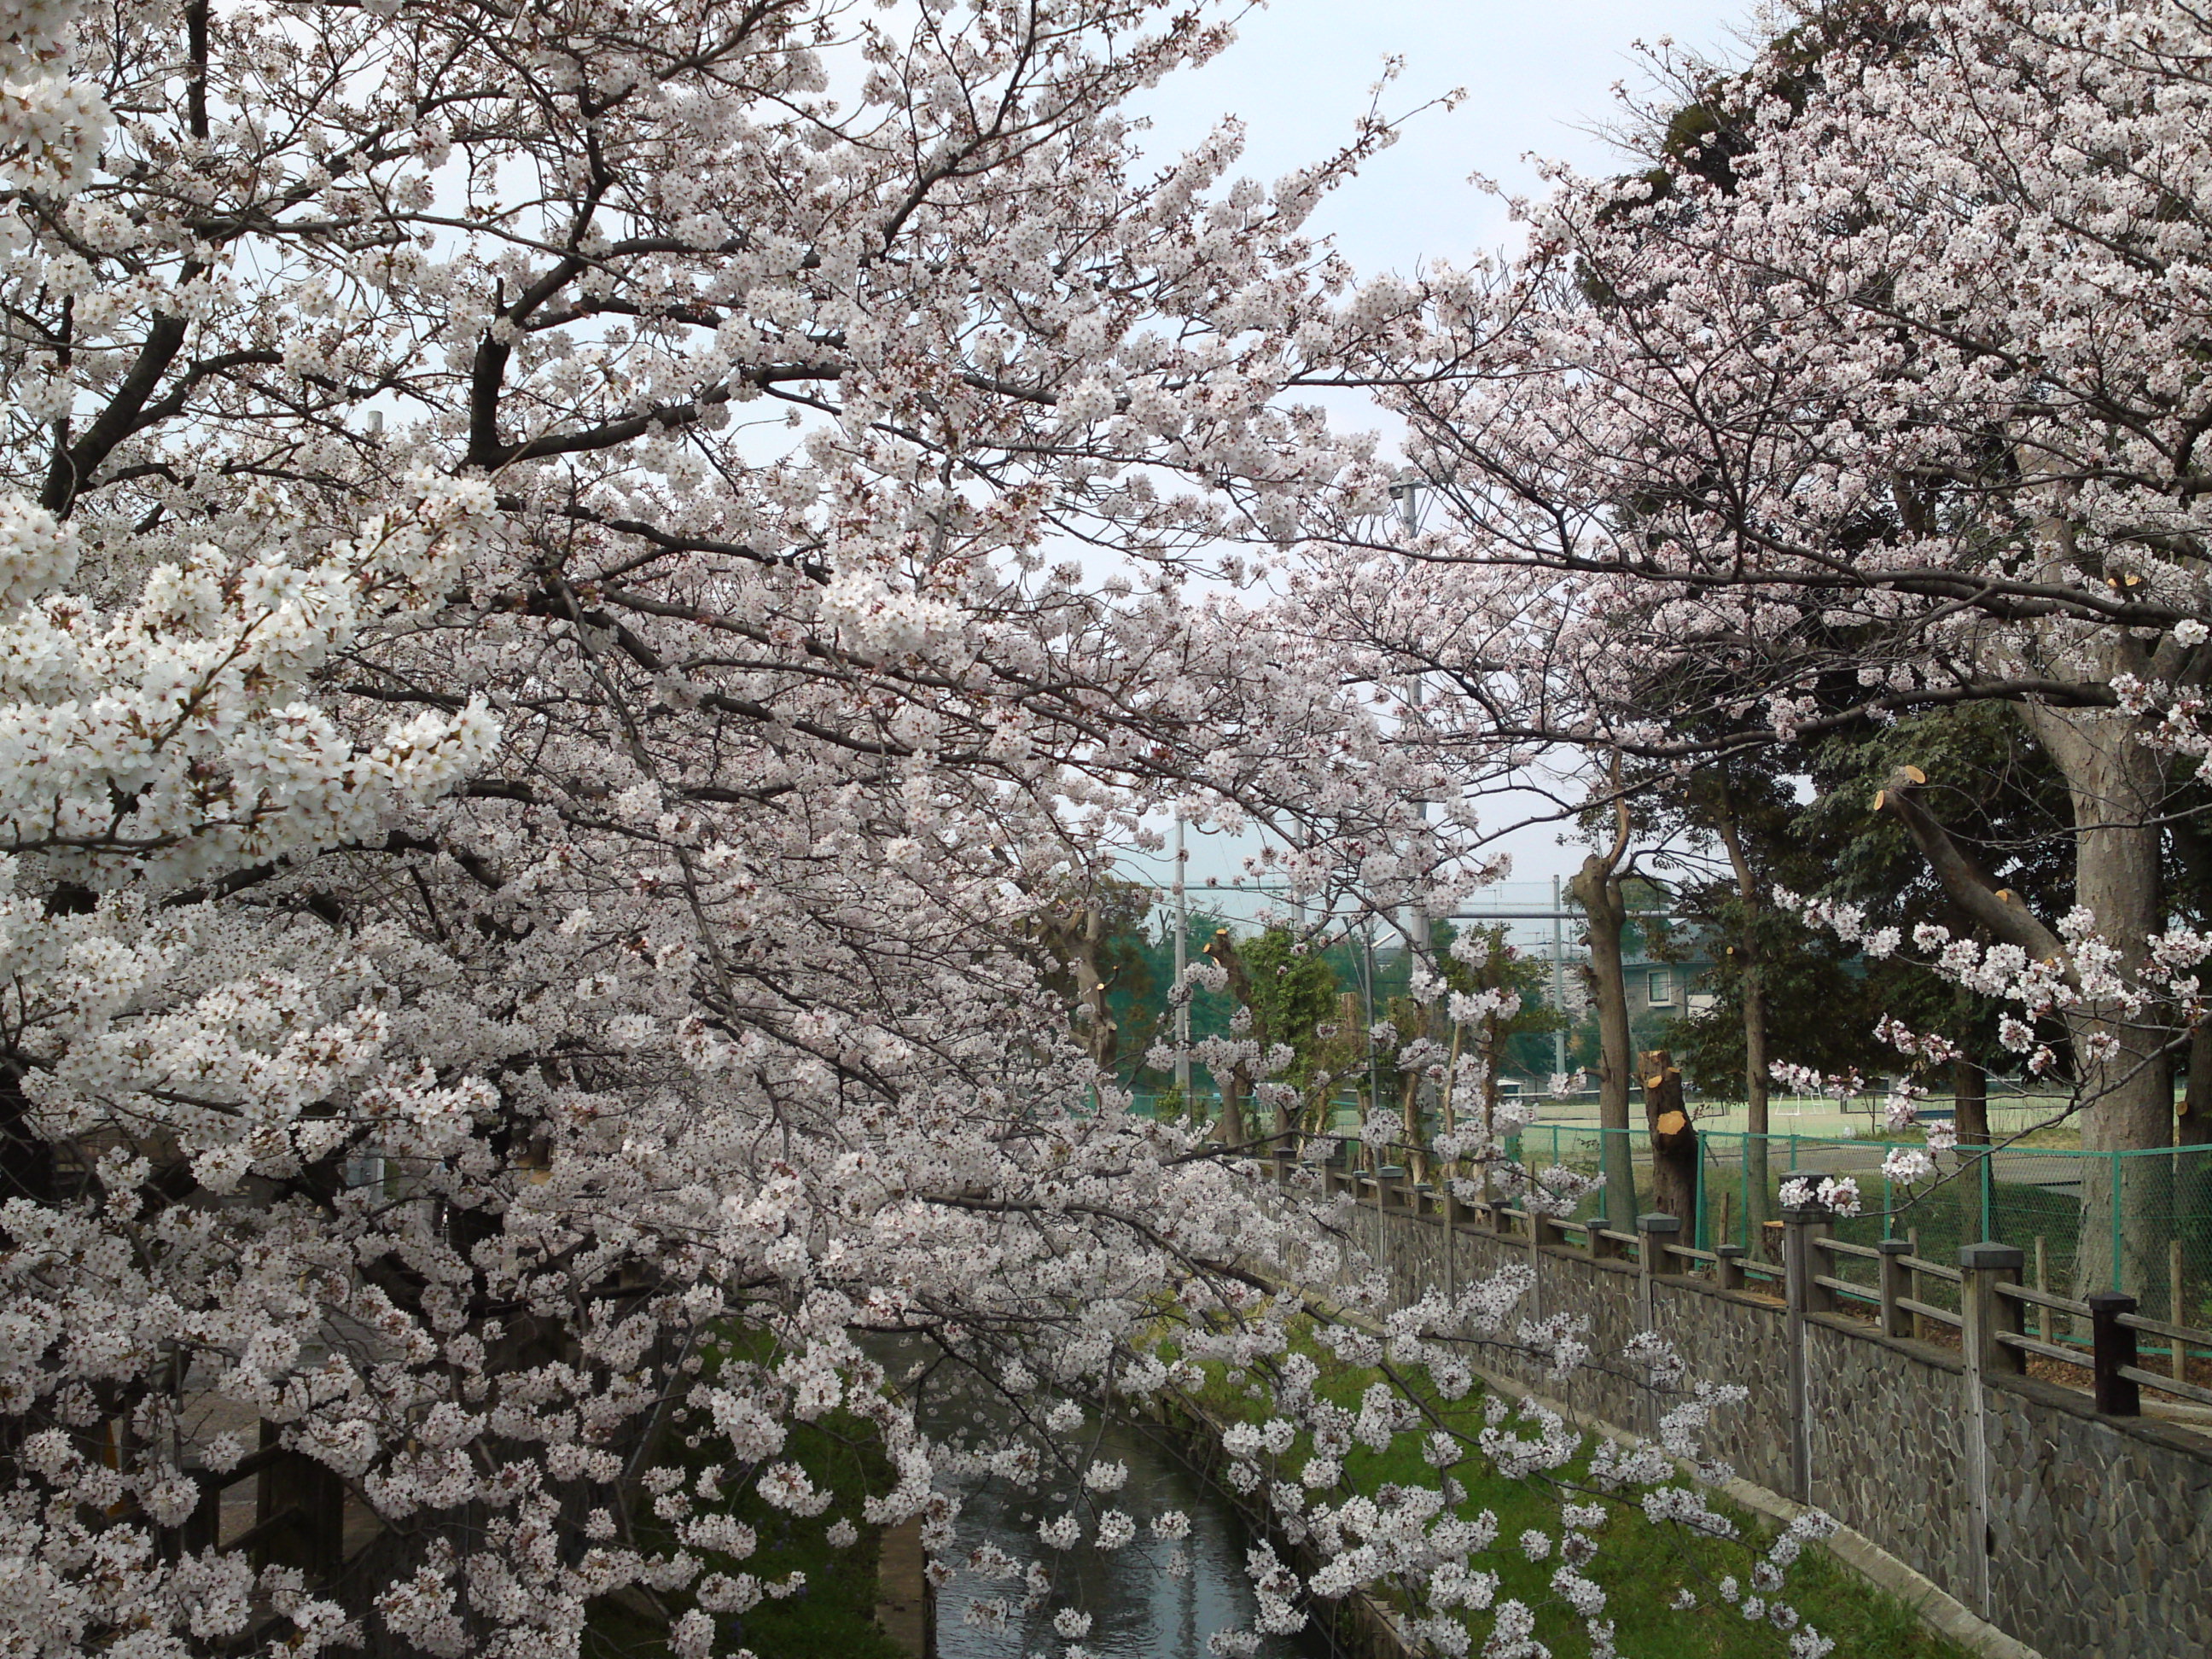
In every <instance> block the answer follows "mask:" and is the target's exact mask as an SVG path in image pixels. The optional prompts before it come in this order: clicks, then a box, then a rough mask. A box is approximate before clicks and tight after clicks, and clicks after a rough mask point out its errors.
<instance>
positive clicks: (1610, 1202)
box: [1569, 852, 1636, 1231]
mask: <svg viewBox="0 0 2212 1659" xmlns="http://www.w3.org/2000/svg"><path fill="white" fill-rule="evenodd" d="M1618 866H1619V854H1618V853H1617V852H1616V853H1615V854H1614V855H1613V856H1612V857H1601V856H1600V855H1599V854H1595V853H1592V854H1590V855H1589V857H1588V858H1586V859H1584V860H1583V867H1582V869H1581V870H1580V871H1579V872H1577V873H1576V876H1575V878H1574V880H1573V881H1572V882H1571V884H1569V890H1570V891H1571V892H1572V893H1573V895H1574V897H1575V902H1577V904H1579V905H1581V906H1582V908H1583V916H1584V917H1585V919H1586V921H1587V923H1588V928H1589V964H1588V965H1587V967H1586V968H1585V969H1584V970H1583V971H1584V972H1585V973H1586V974H1587V975H1589V987H1590V999H1591V1000H1592V1002H1593V1003H1594V1004H1595V1006H1596V1008H1597V1030H1598V1066H1597V1091H1598V1092H1597V1121H1598V1127H1599V1129H1600V1130H1601V1131H1602V1133H1601V1134H1600V1136H1599V1139H1601V1141H1603V1143H1604V1146H1603V1147H1602V1148H1601V1152H1600V1155H1599V1167H1600V1168H1601V1169H1602V1170H1604V1171H1605V1193H1604V1204H1605V1215H1606V1223H1607V1225H1608V1226H1611V1227H1614V1228H1618V1229H1620V1230H1622V1231H1626V1229H1628V1228H1629V1227H1631V1226H1632V1225H1634V1224H1635V1220H1636V1163H1635V1156H1634V1153H1633V1152H1632V1149H1631V1147H1630V1146H1629V1140H1628V1086H1629V1079H1630V1078H1631V1077H1632V1075H1633V1073H1632V1072H1631V1071H1630V1069H1629V1068H1630V1066H1631V1065H1632V1055H1631V1054H1630V1053H1629V1034H1628V980H1627V975H1626V971H1625V970H1624V969H1623V967H1622V963H1621V945H1620V940H1621V932H1622V929H1623V928H1624V927H1626V924H1627V910H1628V905H1627V901H1626V898H1625V897H1624V896H1622V893H1621V886H1620V875H1619V874H1618Z"/></svg>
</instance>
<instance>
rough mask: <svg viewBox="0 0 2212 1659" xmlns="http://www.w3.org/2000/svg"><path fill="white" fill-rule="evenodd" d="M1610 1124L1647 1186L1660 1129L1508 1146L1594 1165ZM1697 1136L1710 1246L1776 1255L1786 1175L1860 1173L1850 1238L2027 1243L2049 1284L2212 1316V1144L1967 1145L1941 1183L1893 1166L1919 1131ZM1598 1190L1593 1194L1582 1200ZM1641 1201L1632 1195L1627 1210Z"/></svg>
mask: <svg viewBox="0 0 2212 1659" xmlns="http://www.w3.org/2000/svg"><path fill="white" fill-rule="evenodd" d="M1607 1134H1625V1135H1626V1137H1627V1139H1628V1141H1629V1143H1630V1158H1631V1161H1632V1164H1634V1166H1635V1168H1636V1173H1637V1180H1638V1185H1639V1187H1641V1186H1642V1184H1643V1182H1644V1181H1645V1180H1646V1179H1648V1177H1649V1176H1650V1151H1649V1146H1650V1137H1649V1135H1648V1134H1647V1133H1646V1132H1645V1131H1644V1130H1643V1129H1641V1128H1632V1129H1629V1130H1626V1131H1620V1130H1601V1129H1598V1128H1595V1127H1587V1126H1583V1125H1574V1124H1557V1125H1554V1124H1535V1125H1532V1126H1531V1127H1528V1128H1527V1129H1524V1130H1522V1132H1521V1133H1519V1134H1518V1135H1516V1136H1515V1137H1514V1138H1513V1139H1512V1140H1511V1141H1510V1143H1509V1150H1510V1152H1511V1154H1512V1156H1513V1157H1514V1158H1516V1160H1517V1161H1519V1162H1522V1163H1533V1164H1535V1165H1536V1166H1537V1167H1539V1168H1542V1167H1544V1166H1547V1165H1549V1164H1563V1165H1565V1167H1567V1168H1569V1169H1571V1170H1580V1171H1583V1172H1585V1173H1592V1174H1594V1173H1595V1172H1596V1171H1597V1170H1599V1168H1600V1167H1601V1162H1602V1158H1601V1146H1602V1140H1603V1137H1604V1136H1606V1135H1607ZM1698 1139H1699V1152H1700V1156H1699V1166H1698V1173H1699V1179H1698V1196H1697V1214H1696V1216H1695V1218H1694V1231H1695V1243H1697V1244H1698V1245H1699V1247H1700V1248H1702V1249H1712V1248H1713V1247H1714V1246H1715V1245H1717V1244H1741V1245H1744V1246H1746V1247H1747V1248H1748V1249H1750V1250H1751V1252H1752V1253H1753V1255H1757V1256H1760V1257H1768V1256H1771V1257H1773V1258H1774V1259H1775V1260H1777V1261H1778V1260H1779V1259H1780V1250H1781V1244H1780V1238H1779V1234H1780V1230H1781V1223H1780V1222H1779V1221H1778V1219H1776V1218H1777V1217H1778V1215H1779V1213H1780V1210H1779V1206H1778V1200H1777V1194H1778V1189H1779V1188H1780V1186H1781V1184H1782V1182H1785V1181H1787V1180H1789V1179H1790V1177H1791V1176H1808V1177H1810V1178H1812V1179H1814V1180H1816V1181H1817V1180H1818V1179H1819V1178H1820V1177H1821V1176H1851V1177H1852V1178H1853V1179H1854V1180H1856V1181H1857V1183H1858V1188H1859V1193H1860V1197H1861V1200H1862V1202H1863V1206H1864V1212H1863V1214H1861V1215H1859V1216H1857V1217H1856V1218H1851V1219H1848V1220H1845V1221H1843V1222H1841V1223H1839V1224H1838V1227H1837V1232H1838V1236H1839V1237H1843V1238H1845V1239H1848V1240H1850V1241H1851V1242H1853V1243H1873V1242H1874V1241H1875V1240H1876V1239H1880V1238H1905V1237H1911V1238H1912V1239H1914V1240H1916V1241H1917V1246H1918V1248H1917V1250H1916V1251H1915V1254H1916V1255H1922V1256H1924V1257H1927V1258H1928V1259H1929V1260H1931V1261H1953V1260H1955V1259H1956V1256H1957V1252H1958V1249H1959V1246H1960V1245H1961V1244H1969V1243H1975V1242H1977V1241H1978V1240H1982V1239H1995V1240H1996V1241H1998V1242H1999V1243H2006V1244H2013V1245H2017V1246H2018V1247H2019V1248H2020V1249H2021V1250H2022V1251H2023V1252H2024V1253H2025V1254H2026V1255H2027V1267H2026V1272H2025V1273H2024V1277H2026V1278H2027V1279H2029V1280H2030V1281H2031V1282H2040V1283H2041V1284H2043V1285H2045V1286H2046V1287H2047V1288H2048V1289H2051V1290H2052V1291H2060V1292H2062V1293H2063V1294H2066V1295H2069V1296H2081V1295H2084V1294H2086V1293H2087V1292H2088V1291H2095V1290H2107V1289H2109V1290H2120V1291H2128V1292H2130V1294H2132V1295H2134V1296H2136V1297H2139V1298H2140V1299H2141V1302H2142V1310H2143V1311H2144V1312H2145V1313H2146V1314H2149V1315H2151V1316H2154V1317H2159V1318H2165V1319H2171V1320H2172V1321H2173V1322H2176V1323H2177V1324H2187V1325H2207V1324H2212V1146H2177V1147H2172V1148H2160V1149H2152V1150H2148V1151H2142V1152H2082V1151H2079V1150H2075V1149H2070V1148H2063V1147H2042V1146H2032V1147H2031V1146H2008V1147H2002V1148H1999V1149H1997V1150H1996V1151H1991V1152H1984V1151H1980V1150H1978V1149H1976V1148H1974V1147H1971V1146H1962V1147H1960V1148H1959V1149H1958V1151H1956V1152H1945V1153H1941V1154H1938V1155H1936V1164H1937V1165H1938V1168H1939V1171H1940V1174H1941V1176H1942V1181H1941V1182H1940V1183H1937V1184H1934V1185H1933V1186H1932V1188H1931V1184H1930V1183H1929V1182H1920V1183H1917V1185H1916V1186H1915V1187H1913V1188H1903V1187H1898V1186H1895V1185H1893V1183H1892V1182H1890V1181H1889V1180H1888V1179H1887V1177H1886V1176H1884V1175H1883V1174H1882V1162H1883V1159H1884V1158H1886V1157H1887V1155H1888V1153H1889V1152H1890V1151H1891V1150H1892V1147H1893V1146H1895V1145H1907V1146H1910V1145H1914V1144H1915V1143H1910V1142H1906V1143H1890V1142H1883V1141H1874V1140H1857V1139H1831V1138H1827V1137H1821V1136H1813V1135H1791V1134H1770V1135H1752V1134H1745V1133H1740V1132H1735V1131H1729V1130H1707V1131H1705V1132H1703V1133H1700V1134H1699V1137H1698ZM1600 1203H1601V1200H1600V1199H1599V1198H1597V1197H1595V1196H1593V1197H1591V1198H1589V1199H1587V1200H1584V1202H1583V1210H1582V1212H1583V1213H1584V1214H1587V1213H1588V1212H1592V1211H1595V1209H1597V1208H1598V1207H1599V1205H1600ZM1634 1210H1635V1205H1634V1204H1633V1203H1630V1204H1628V1205H1626V1206H1623V1209H1622V1211H1621V1213H1630V1214H1632V1213H1634ZM1686 1219H1692V1218H1686Z"/></svg>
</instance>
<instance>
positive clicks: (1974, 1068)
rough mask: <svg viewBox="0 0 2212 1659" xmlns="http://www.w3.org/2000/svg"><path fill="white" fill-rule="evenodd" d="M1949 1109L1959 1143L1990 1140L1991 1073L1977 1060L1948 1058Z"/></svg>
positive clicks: (1985, 1143) (1972, 1143) (1964, 1144)
mask: <svg viewBox="0 0 2212 1659" xmlns="http://www.w3.org/2000/svg"><path fill="white" fill-rule="evenodd" d="M1951 1109H1952V1115H1951V1121H1952V1124H1953V1127H1955V1128H1956V1129H1957V1130H1958V1131H1959V1144H1960V1146H1988V1145H1989V1144H1990V1074H1989V1073H1988V1072H1986V1071H1985V1070H1984V1069H1983V1067H1982V1063H1981V1062H1980V1061H1979V1060H1965V1059H1960V1060H1953V1061H1952V1062H1951Z"/></svg>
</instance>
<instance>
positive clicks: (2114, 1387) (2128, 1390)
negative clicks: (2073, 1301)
mask: <svg viewBox="0 0 2212 1659" xmlns="http://www.w3.org/2000/svg"><path fill="white" fill-rule="evenodd" d="M2084 1300H2086V1301H2087V1303H2088V1304H2089V1340H2090V1344H2091V1346H2090V1350H2089V1364H2090V1373H2089V1374H2090V1376H2091V1378H2092V1389H2093V1392H2094V1394H2095V1395H2096V1401H2097V1409H2098V1410H2099V1411H2100V1412H2102V1413H2104V1414H2105V1415H2106V1416H2107V1417H2140V1416H2142V1389H2140V1388H2139V1387H2137V1386H2136V1380H2135V1378H2133V1377H2131V1376H2121V1375H2120V1367H2121V1366H2123V1365H2133V1364H2135V1363H2136V1333H2135V1328H2134V1327H2133V1326H2132V1325H2123V1324H2121V1323H2120V1316H2121V1315H2122V1314H2131V1313H2133V1312H2134V1311H2135V1310H2136V1299H2135V1297H2131V1296H2130V1295H2128V1294H2127V1293H2126V1292H2125V1291H2090V1292H2089V1294H2088V1296H2087V1297H2085V1298H2084Z"/></svg>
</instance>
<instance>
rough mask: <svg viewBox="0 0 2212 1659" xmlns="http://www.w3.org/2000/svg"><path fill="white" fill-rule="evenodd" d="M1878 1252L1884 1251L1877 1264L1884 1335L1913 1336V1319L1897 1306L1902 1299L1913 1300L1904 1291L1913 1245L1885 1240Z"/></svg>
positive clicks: (1878, 1242)
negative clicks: (1906, 1262) (1879, 1277)
mask: <svg viewBox="0 0 2212 1659" xmlns="http://www.w3.org/2000/svg"><path fill="white" fill-rule="evenodd" d="M1875 1249H1877V1250H1879V1251H1881V1261H1880V1262H1878V1263H1877V1264H1876V1265H1877V1266H1878V1267H1880V1268H1881V1334H1883V1335H1884V1336H1910V1335H1911V1334H1912V1322H1911V1316H1910V1315H1908V1314H1907V1313H1906V1312H1905V1310H1904V1309H1902V1308H1900V1307H1899V1306H1898V1305H1897V1304H1898V1301H1899V1298H1900V1297H1903V1298H1905V1299H1906V1300H1908V1301H1909V1300H1911V1299H1912V1298H1911V1293H1910V1292H1909V1291H1907V1290H1906V1289H1905V1286H1906V1285H1907V1284H1908V1283H1909V1282H1910V1279H1909V1275H1908V1274H1907V1273H1906V1272H1905V1256H1906V1255H1909V1254H1910V1253H1911V1249H1912V1246H1911V1243H1909V1242H1907V1241H1906V1240H1905V1239H1902V1238H1885V1239H1881V1240H1879V1241H1877V1242H1876V1243H1875Z"/></svg>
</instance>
